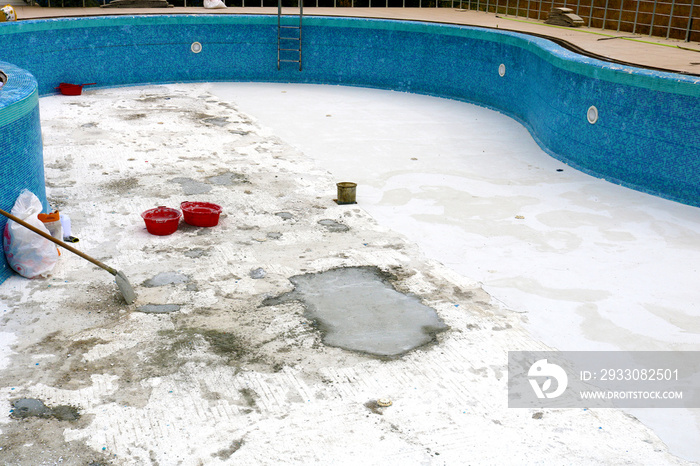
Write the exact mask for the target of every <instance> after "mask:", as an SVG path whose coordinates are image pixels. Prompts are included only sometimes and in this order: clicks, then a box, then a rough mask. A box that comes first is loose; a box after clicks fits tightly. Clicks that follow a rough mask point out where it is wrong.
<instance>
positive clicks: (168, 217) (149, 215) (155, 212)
mask: <svg viewBox="0 0 700 466" xmlns="http://www.w3.org/2000/svg"><path fill="white" fill-rule="evenodd" d="M141 217H142V218H143V220H144V221H145V222H146V230H148V232H149V233H150V234H152V235H158V236H166V235H171V234H173V233H175V230H177V226H178V224H179V223H180V217H182V212H180V211H179V210H177V209H171V208H170V207H164V206H160V207H156V208H155V209H149V210H147V211H146V212H144V213H142V214H141Z"/></svg>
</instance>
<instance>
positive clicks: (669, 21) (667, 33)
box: [666, 0, 676, 39]
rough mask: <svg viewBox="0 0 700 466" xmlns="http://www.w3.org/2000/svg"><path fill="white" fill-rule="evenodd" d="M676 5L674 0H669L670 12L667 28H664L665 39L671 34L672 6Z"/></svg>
mask: <svg viewBox="0 0 700 466" xmlns="http://www.w3.org/2000/svg"><path fill="white" fill-rule="evenodd" d="M675 6H676V0H672V1H671V14H670V15H669V17H668V29H667V30H666V39H668V38H669V36H670V35H671V22H673V8H674V7H675Z"/></svg>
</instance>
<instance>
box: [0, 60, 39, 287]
mask: <svg viewBox="0 0 700 466" xmlns="http://www.w3.org/2000/svg"><path fill="white" fill-rule="evenodd" d="M0 70H2V71H3V73H5V74H6V75H7V77H8V79H7V83H5V85H4V86H2V87H1V88H0V180H2V182H1V183H0V208H2V209H3V210H5V211H7V212H10V211H11V210H12V206H13V205H14V203H15V200H16V199H17V196H19V193H20V192H21V191H22V190H23V189H29V190H30V191H32V192H33V193H34V194H36V195H37V197H39V199H41V200H42V202H43V204H44V209H46V208H47V207H48V206H47V204H46V191H45V183H44V157H43V150H42V144H41V123H40V120H39V94H38V87H37V81H36V79H34V76H32V75H31V74H30V73H29V72H27V71H26V70H23V69H21V68H19V67H17V66H15V65H13V64H10V63H6V62H2V61H0ZM6 223H7V219H6V218H5V217H4V216H2V215H0V232H4V231H5V225H6ZM11 273H12V269H10V267H9V266H8V265H7V262H6V261H5V254H4V253H3V254H2V258H1V259H0V283H2V281H3V280H5V278H7V277H8V276H10V274H11Z"/></svg>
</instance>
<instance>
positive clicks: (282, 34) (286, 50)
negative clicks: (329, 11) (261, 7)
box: [277, 0, 304, 71]
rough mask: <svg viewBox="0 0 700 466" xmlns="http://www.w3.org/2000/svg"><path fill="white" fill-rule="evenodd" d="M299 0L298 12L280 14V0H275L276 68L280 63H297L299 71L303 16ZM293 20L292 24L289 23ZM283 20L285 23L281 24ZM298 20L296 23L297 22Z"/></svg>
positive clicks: (280, 65)
mask: <svg viewBox="0 0 700 466" xmlns="http://www.w3.org/2000/svg"><path fill="white" fill-rule="evenodd" d="M298 2H299V13H298V14H296V13H295V14H285V15H282V0H277V69H278V70H279V69H282V63H299V71H301V28H302V18H303V17H304V4H303V0H298ZM290 20H291V21H293V23H294V24H289V22H290ZM283 21H285V22H286V23H287V24H283ZM297 21H298V23H297Z"/></svg>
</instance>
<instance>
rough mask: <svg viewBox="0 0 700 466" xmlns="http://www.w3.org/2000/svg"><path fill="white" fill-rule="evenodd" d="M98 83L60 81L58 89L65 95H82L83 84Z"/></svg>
mask: <svg viewBox="0 0 700 466" xmlns="http://www.w3.org/2000/svg"><path fill="white" fill-rule="evenodd" d="M95 84H97V83H89V84H68V83H60V84H59V85H58V87H57V88H56V89H58V90H59V92H60V93H61V94H63V95H80V94H82V93H83V86H92V85H95Z"/></svg>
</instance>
